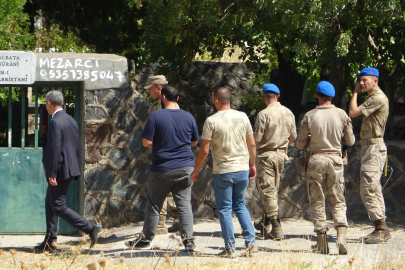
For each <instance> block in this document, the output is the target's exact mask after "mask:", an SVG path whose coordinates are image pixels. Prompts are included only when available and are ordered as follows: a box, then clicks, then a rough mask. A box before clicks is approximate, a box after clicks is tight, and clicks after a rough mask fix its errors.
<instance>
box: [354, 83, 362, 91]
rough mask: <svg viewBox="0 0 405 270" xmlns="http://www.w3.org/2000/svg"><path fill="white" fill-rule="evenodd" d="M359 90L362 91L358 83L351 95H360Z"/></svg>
mask: <svg viewBox="0 0 405 270" xmlns="http://www.w3.org/2000/svg"><path fill="white" fill-rule="evenodd" d="M361 90H362V89H361V86H360V83H358V84H357V85H356V87H355V88H354V91H353V93H360V92H361Z"/></svg>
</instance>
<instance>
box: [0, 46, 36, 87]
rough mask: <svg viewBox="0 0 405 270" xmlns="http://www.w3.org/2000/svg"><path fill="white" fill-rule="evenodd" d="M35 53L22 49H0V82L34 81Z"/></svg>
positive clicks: (27, 82)
mask: <svg viewBox="0 0 405 270" xmlns="http://www.w3.org/2000/svg"><path fill="white" fill-rule="evenodd" d="M33 63H35V54H34V53H32V52H22V51H0V84H2V85H7V84H11V85H14V84H19V85H25V84H32V83H33V82H34V81H35V68H33V67H32V65H33Z"/></svg>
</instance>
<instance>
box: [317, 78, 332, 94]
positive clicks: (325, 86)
mask: <svg viewBox="0 0 405 270" xmlns="http://www.w3.org/2000/svg"><path fill="white" fill-rule="evenodd" d="M316 92H318V93H321V94H324V95H325V96H328V97H334V96H335V87H333V85H332V84H331V83H330V82H327V81H321V82H320V83H318V85H317V86H316Z"/></svg>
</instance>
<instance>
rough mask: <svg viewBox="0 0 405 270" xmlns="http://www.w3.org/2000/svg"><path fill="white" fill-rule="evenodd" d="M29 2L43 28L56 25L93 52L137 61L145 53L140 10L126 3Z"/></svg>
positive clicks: (95, 0)
mask: <svg viewBox="0 0 405 270" xmlns="http://www.w3.org/2000/svg"><path fill="white" fill-rule="evenodd" d="M32 1H34V2H35V4H36V5H37V7H38V9H39V10H41V11H42V12H43V16H44V17H45V20H46V26H45V27H46V28H49V26H51V25H52V26H58V29H61V30H63V32H64V33H65V34H67V33H71V35H74V36H77V37H78V38H80V40H81V41H82V42H83V43H84V44H87V46H89V47H90V48H92V50H94V52H97V53H114V54H119V55H124V56H126V57H127V58H129V59H136V60H138V57H141V56H142V52H144V51H143V49H142V48H143V47H142V44H141V43H140V39H139V36H140V30H139V27H140V24H141V18H142V16H143V10H142V9H141V10H139V9H137V8H135V7H134V8H131V7H129V6H128V3H127V1H125V0H117V1H108V0H88V1H83V0H71V1H65V0H32ZM141 59H142V58H141Z"/></svg>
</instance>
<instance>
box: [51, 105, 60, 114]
mask: <svg viewBox="0 0 405 270" xmlns="http://www.w3.org/2000/svg"><path fill="white" fill-rule="evenodd" d="M52 109H53V110H52V111H51V112H50V114H51V115H53V114H54V113H55V112H56V111H58V110H63V108H62V107H53V108H52Z"/></svg>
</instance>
